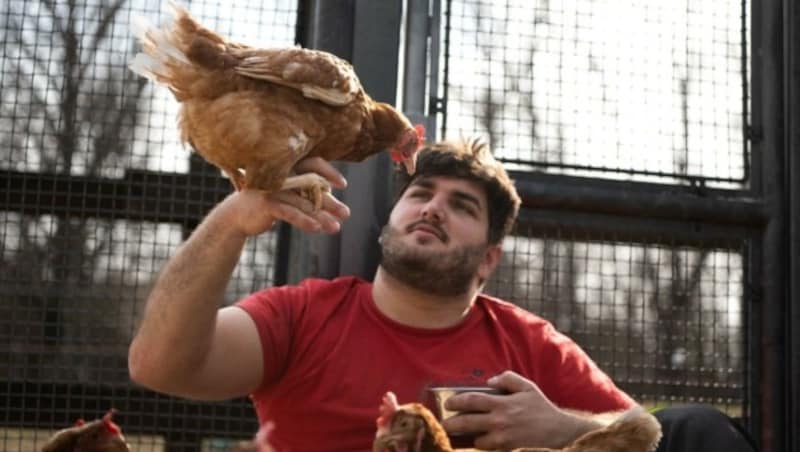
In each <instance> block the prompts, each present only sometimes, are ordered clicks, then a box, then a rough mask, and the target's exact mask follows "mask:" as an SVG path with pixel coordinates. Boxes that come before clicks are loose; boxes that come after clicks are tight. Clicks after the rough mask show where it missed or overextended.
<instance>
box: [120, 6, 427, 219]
mask: <svg viewBox="0 0 800 452" xmlns="http://www.w3.org/2000/svg"><path fill="white" fill-rule="evenodd" d="M170 6H171V7H172V9H173V11H174V15H175V18H174V21H172V22H170V23H168V24H166V25H165V26H164V27H163V28H160V29H159V28H155V27H152V26H150V25H149V24H147V23H146V21H144V20H143V19H142V20H141V21H139V22H135V23H134V31H135V33H136V34H137V35H138V36H139V38H140V39H141V42H142V45H143V50H144V52H143V53H139V54H137V55H136V56H135V57H134V59H133V60H132V61H131V63H130V68H131V70H133V71H134V72H136V73H138V74H140V75H143V76H145V77H148V78H150V79H153V80H155V81H157V82H159V83H162V84H164V85H166V86H167V87H169V89H170V90H171V91H172V93H173V94H174V95H175V98H176V99H177V100H178V101H179V102H180V103H181V110H180V115H179V127H180V131H181V139H182V140H183V141H184V142H188V143H189V144H190V145H191V146H193V147H194V149H195V150H196V151H197V152H198V153H199V154H200V155H201V156H203V158H205V159H206V160H207V161H208V162H210V163H212V164H214V165H216V166H217V167H219V168H220V169H221V170H222V171H223V172H225V174H226V175H227V176H228V177H229V178H230V180H231V182H232V183H233V185H234V187H235V188H236V189H237V190H241V189H243V188H250V189H260V190H264V191H268V192H273V191H278V190H281V189H289V188H300V189H302V190H303V191H304V192H305V193H313V197H314V200H315V201H316V202H315V205H316V206H319V201H320V199H321V198H320V196H321V191H322V190H328V189H329V188H330V186H329V184H328V183H327V181H326V180H325V179H323V178H322V177H320V176H318V175H316V174H314V173H308V174H303V175H299V176H293V174H292V168H293V167H294V165H295V163H297V161H298V160H300V159H302V158H305V157H316V156H319V157H322V158H324V159H325V160H329V161H330V160H340V161H361V160H363V159H365V158H367V157H369V156H371V155H373V154H375V153H377V152H379V151H381V150H384V149H388V150H389V152H390V154H391V157H392V160H394V161H395V162H402V163H403V164H404V165H405V167H406V170H407V171H408V172H409V173H413V172H414V165H415V162H416V152H417V150H418V149H419V147H420V146H421V145H422V141H423V140H424V136H423V135H424V129H423V128H422V126H416V127H414V126H412V125H411V123H410V122H409V120H408V119H407V118H406V117H405V116H404V115H403V114H402V113H400V112H398V111H397V110H395V109H394V108H393V107H392V106H391V105H389V104H385V103H381V102H376V101H374V100H372V99H371V98H370V97H369V95H367V93H366V92H365V91H364V89H363V88H362V86H361V83H360V82H359V80H358V78H357V77H356V74H355V72H354V71H353V68H352V66H351V65H350V64H349V63H347V62H346V61H344V60H341V59H339V58H337V57H336V56H334V55H332V54H330V53H326V52H322V51H317V50H309V49H302V48H299V47H294V48H264V49H260V48H253V47H248V46H246V45H243V44H238V43H235V42H231V41H228V40H226V39H225V38H223V37H221V36H220V35H218V34H216V33H214V32H213V31H211V30H208V29H206V28H204V27H203V26H202V25H200V24H199V23H198V22H197V21H196V20H195V19H193V18H192V17H191V16H190V15H189V13H188V11H186V9H184V8H182V7H181V6H179V5H177V4H175V3H170Z"/></svg>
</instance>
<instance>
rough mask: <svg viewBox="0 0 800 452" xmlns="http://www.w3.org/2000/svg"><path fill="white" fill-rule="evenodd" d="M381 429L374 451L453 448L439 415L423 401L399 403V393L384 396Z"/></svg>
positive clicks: (431, 451) (426, 451) (416, 451)
mask: <svg viewBox="0 0 800 452" xmlns="http://www.w3.org/2000/svg"><path fill="white" fill-rule="evenodd" d="M376 424H377V426H378V430H377V432H376V433H375V441H374V442H373V443H372V451H373V452H440V451H441V452H445V451H452V450H453V448H452V447H451V446H450V439H449V438H448V437H447V432H445V430H444V428H443V427H442V425H441V424H439V421H437V420H436V416H434V415H433V413H432V412H431V411H430V410H429V409H428V408H426V407H425V406H424V405H422V404H421V403H406V404H403V405H398V403H397V396H395V395H394V393H393V392H387V393H386V394H385V395H384V396H383V399H382V400H381V406H380V416H379V417H378V420H377V421H376Z"/></svg>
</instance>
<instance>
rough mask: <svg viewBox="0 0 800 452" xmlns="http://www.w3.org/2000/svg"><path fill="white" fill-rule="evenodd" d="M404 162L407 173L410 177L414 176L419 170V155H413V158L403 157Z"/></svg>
mask: <svg viewBox="0 0 800 452" xmlns="http://www.w3.org/2000/svg"><path fill="white" fill-rule="evenodd" d="M402 162H403V166H404V167H405V169H406V173H408V175H409V176H413V175H414V172H415V171H416V170H417V154H416V153H415V154H412V155H411V157H403V160H402Z"/></svg>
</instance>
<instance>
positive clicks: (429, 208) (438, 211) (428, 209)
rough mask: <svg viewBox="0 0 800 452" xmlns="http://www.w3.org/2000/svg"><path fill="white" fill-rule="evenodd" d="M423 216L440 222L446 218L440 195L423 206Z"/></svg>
mask: <svg viewBox="0 0 800 452" xmlns="http://www.w3.org/2000/svg"><path fill="white" fill-rule="evenodd" d="M422 218H424V219H426V220H428V221H432V222H433V221H435V222H440V221H442V220H443V219H444V209H443V208H442V200H441V199H439V197H436V196H434V197H433V198H431V199H430V200H428V202H427V203H425V205H424V206H422Z"/></svg>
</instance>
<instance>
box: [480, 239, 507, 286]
mask: <svg viewBox="0 0 800 452" xmlns="http://www.w3.org/2000/svg"><path fill="white" fill-rule="evenodd" d="M502 254H503V248H502V245H501V244H499V243H497V244H494V245H489V246H488V247H486V251H484V253H483V262H481V265H480V266H479V267H478V276H479V277H480V279H481V280H483V281H486V280H487V279H489V276H490V275H491V274H492V272H493V271H494V269H495V268H496V267H497V265H498V264H499V263H500V256H502Z"/></svg>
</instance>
